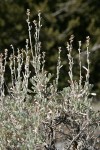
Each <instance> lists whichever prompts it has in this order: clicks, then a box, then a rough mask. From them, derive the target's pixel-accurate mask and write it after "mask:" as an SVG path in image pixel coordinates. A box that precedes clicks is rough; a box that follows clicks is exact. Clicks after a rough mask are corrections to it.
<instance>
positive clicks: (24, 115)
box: [0, 10, 100, 150]
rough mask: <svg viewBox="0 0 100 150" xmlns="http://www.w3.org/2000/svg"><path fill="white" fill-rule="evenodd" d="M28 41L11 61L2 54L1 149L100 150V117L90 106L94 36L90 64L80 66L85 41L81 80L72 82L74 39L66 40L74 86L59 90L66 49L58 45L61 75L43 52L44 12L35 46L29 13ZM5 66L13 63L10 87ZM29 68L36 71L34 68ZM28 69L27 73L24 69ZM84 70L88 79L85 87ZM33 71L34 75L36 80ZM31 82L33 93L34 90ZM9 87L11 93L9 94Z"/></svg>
mask: <svg viewBox="0 0 100 150" xmlns="http://www.w3.org/2000/svg"><path fill="white" fill-rule="evenodd" d="M27 16H28V19H27V24H28V31H29V38H28V39H26V45H25V50H24V49H21V50H19V49H18V53H17V55H15V49H14V46H13V45H11V48H12V50H13V54H11V56H10V57H9V62H7V50H5V54H4V56H3V55H2V54H0V133H1V134H0V149H1V150H26V149H27V150H33V149H34V150H43V149H44V150H57V143H59V142H60V143H61V140H63V141H62V143H63V146H64V149H65V150H71V149H72V150H75V149H77V150H90V149H91V150H99V148H100V147H99V146H100V135H98V134H96V131H97V128H99V126H100V113H99V112H94V111H93V109H92V106H91V100H90V99H89V96H90V95H91V92H90V88H91V85H90V84H89V64H90V62H89V37H87V39H86V47H87V48H86V54H87V57H86V59H87V66H82V63H81V41H79V49H78V53H79V68H80V76H79V81H77V82H76V81H74V79H73V76H74V75H73V67H74V66H73V64H74V62H73V57H72V50H73V40H74V36H71V38H70V40H69V42H67V51H68V55H67V56H68V61H69V72H68V74H69V83H70V85H69V86H68V87H64V88H63V90H62V91H59V89H58V84H59V76H60V69H61V67H62V64H61V58H60V53H61V48H60V47H59V50H58V51H59V52H58V62H57V70H56V72H57V73H56V77H55V79H54V77H53V81H52V76H53V75H52V74H51V73H49V72H47V71H46V70H45V52H41V42H40V37H39V36H40V29H41V27H42V25H41V13H40V12H39V14H38V18H39V20H38V21H33V24H34V27H35V34H34V38H35V45H34V46H33V44H32V38H31V30H32V26H31V22H30V11H29V10H27ZM6 65H9V68H10V73H11V82H10V84H8V85H7V84H6V80H5V72H6ZM30 65H31V66H32V70H30ZM23 68H24V69H23ZM82 69H85V71H86V80H85V81H84V85H83V84H82V73H81V71H82ZM31 71H32V72H34V73H33V75H32V77H31ZM29 82H31V85H32V86H31V89H29ZM5 85H6V89H7V92H8V95H6V94H5V88H4V87H5Z"/></svg>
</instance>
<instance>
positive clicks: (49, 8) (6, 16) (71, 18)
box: [0, 0, 100, 99]
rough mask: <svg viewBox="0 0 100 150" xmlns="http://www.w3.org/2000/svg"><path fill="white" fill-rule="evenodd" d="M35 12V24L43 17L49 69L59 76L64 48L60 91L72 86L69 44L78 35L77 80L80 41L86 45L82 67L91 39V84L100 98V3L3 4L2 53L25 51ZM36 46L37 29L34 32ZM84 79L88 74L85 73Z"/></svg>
mask: <svg viewBox="0 0 100 150" xmlns="http://www.w3.org/2000/svg"><path fill="white" fill-rule="evenodd" d="M28 8H29V9H30V11H31V21H33V20H34V19H37V14H38V11H39V10H40V11H41V13H42V15H41V16H42V25H43V27H42V29H41V35H40V37H41V42H42V50H43V51H45V52H46V69H47V70H48V71H50V72H52V73H53V74H55V72H56V64H57V57H58V47H59V46H60V47H62V54H61V59H62V64H63V68H62V70H61V74H60V84H59V89H62V88H63V87H64V86H67V85H68V73H67V72H68V67H67V66H68V65H67V63H68V61H67V59H66V58H67V50H66V45H67V44H66V43H67V41H68V40H69V37H70V35H72V34H73V35H74V36H75V38H74V42H73V47H74V50H73V57H74V62H75V64H74V69H73V72H74V74H75V80H77V78H78V75H79V69H78V56H77V53H78V41H80V40H81V41H82V45H83V46H82V63H83V65H84V64H86V57H85V56H86V55H85V50H86V47H85V40H86V36H90V61H91V64H90V68H91V69H90V83H91V84H93V85H94V86H93V91H95V92H96V93H97V95H98V96H97V99H99V98H100V92H99V91H100V70H99V69H100V52H99V51H100V18H99V17H100V1H99V0H3V1H2V0H0V53H1V52H4V49H5V48H7V49H9V54H10V53H11V52H12V50H11V47H10V45H11V44H13V45H14V47H15V50H16V51H17V48H25V44H26V43H25V41H26V38H28V30H27V23H26V19H27V15H26V11H27V9H28ZM32 36H33V42H34V27H33V31H32ZM82 73H83V75H84V71H83V72H82Z"/></svg>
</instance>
